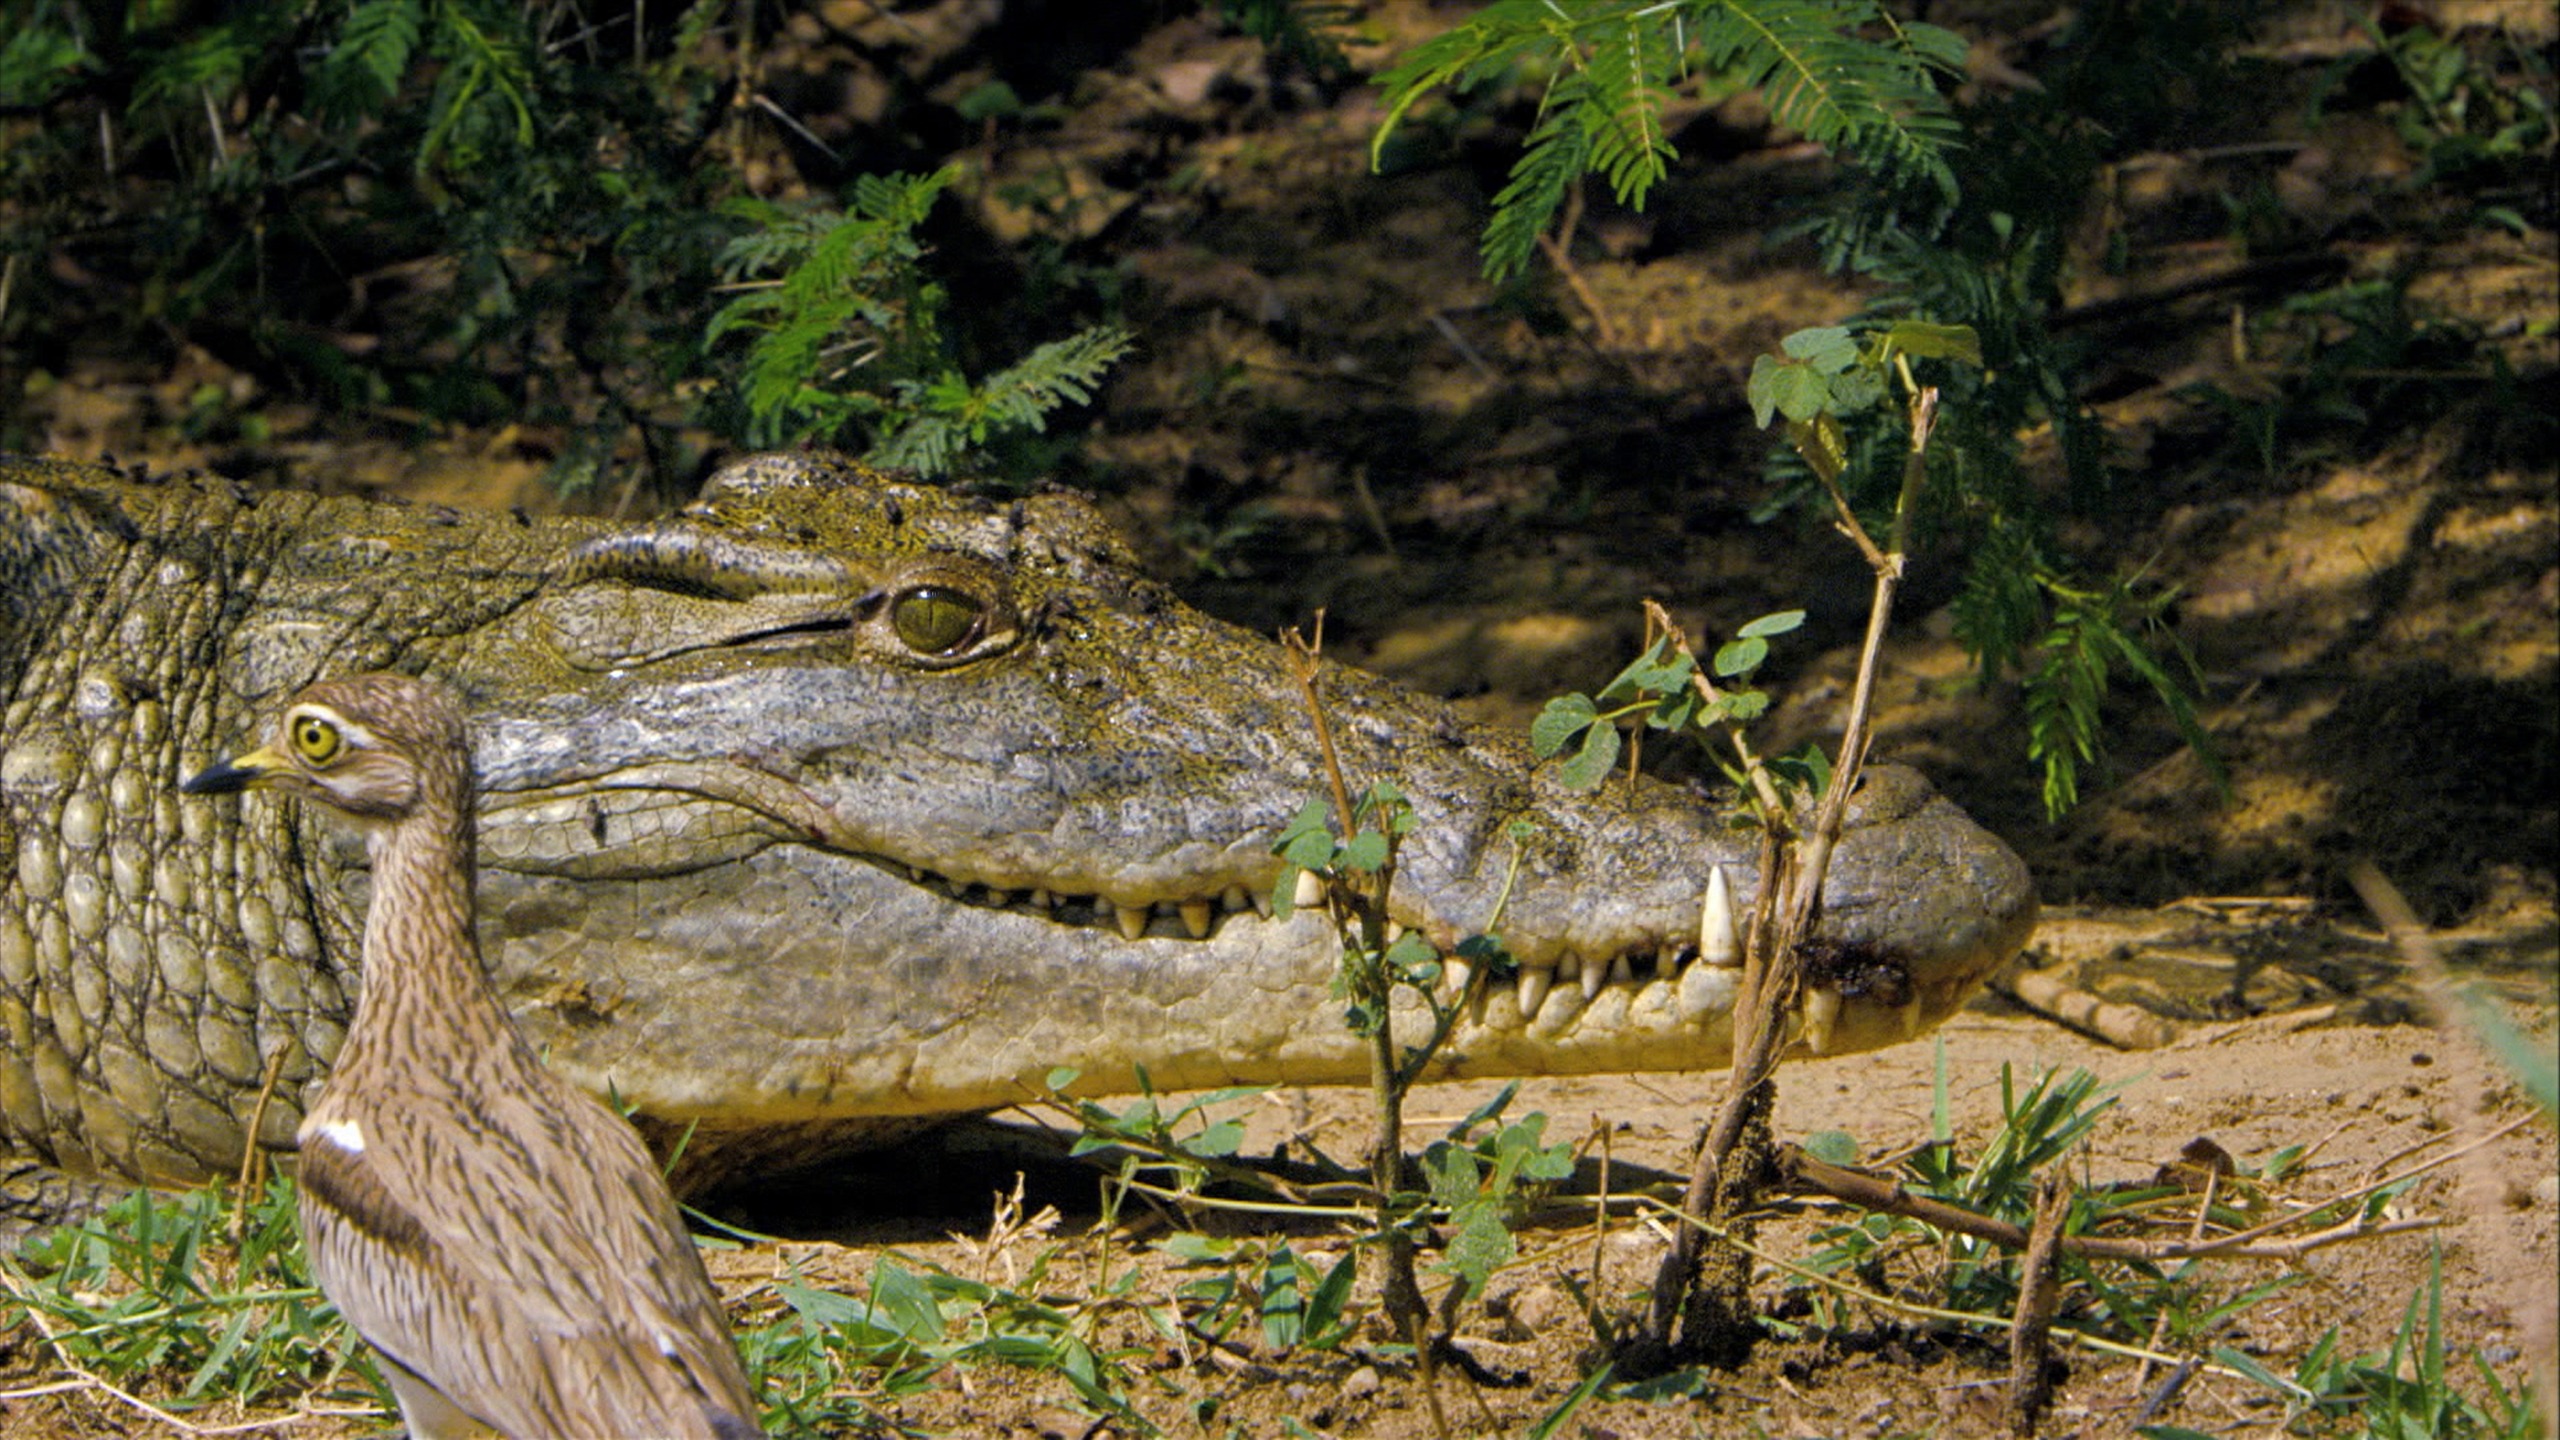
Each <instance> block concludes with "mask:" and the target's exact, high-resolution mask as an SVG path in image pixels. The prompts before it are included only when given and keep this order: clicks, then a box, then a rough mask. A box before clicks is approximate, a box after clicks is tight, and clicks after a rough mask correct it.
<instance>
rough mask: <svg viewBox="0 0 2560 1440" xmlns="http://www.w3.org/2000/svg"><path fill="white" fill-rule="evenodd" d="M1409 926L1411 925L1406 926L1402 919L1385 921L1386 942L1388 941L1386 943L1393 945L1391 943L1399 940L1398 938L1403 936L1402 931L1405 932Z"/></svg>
mask: <svg viewBox="0 0 2560 1440" xmlns="http://www.w3.org/2000/svg"><path fill="white" fill-rule="evenodd" d="M1409 928H1411V927H1409V926H1407V925H1406V924H1405V923H1404V922H1403V921H1401V920H1390V921H1388V922H1387V943H1388V944H1390V945H1393V944H1394V943H1396V942H1397V941H1399V940H1401V939H1403V938H1404V932H1405V931H1406V930H1407V929H1409Z"/></svg>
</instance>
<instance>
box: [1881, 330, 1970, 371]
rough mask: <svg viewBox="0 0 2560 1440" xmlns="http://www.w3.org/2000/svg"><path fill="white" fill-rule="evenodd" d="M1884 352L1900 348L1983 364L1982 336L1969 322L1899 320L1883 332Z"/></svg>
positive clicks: (1924, 355)
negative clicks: (1945, 322) (1953, 323)
mask: <svg viewBox="0 0 2560 1440" xmlns="http://www.w3.org/2000/svg"><path fill="white" fill-rule="evenodd" d="M1884 344H1885V352H1886V354H1887V355H1891V354H1892V353H1893V352H1894V351H1903V352H1906V353H1908V354H1912V355H1917V356H1920V357H1921V358H1923V359H1928V360H1958V361H1962V362H1963V363H1965V364H1967V365H1970V366H1972V367H1973V368H1975V369H1976V370H1979V369H1981V368H1982V337H1981V336H1980V335H1977V334H1975V333H1974V329H1973V327H1972V326H1970V325H1939V324H1935V323H1932V322H1930V321H1927V320H1898V321H1895V322H1894V323H1893V325H1892V326H1890V327H1888V328H1887V329H1886V330H1885V332H1884Z"/></svg>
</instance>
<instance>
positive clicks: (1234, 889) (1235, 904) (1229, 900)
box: [1218, 885, 1253, 915]
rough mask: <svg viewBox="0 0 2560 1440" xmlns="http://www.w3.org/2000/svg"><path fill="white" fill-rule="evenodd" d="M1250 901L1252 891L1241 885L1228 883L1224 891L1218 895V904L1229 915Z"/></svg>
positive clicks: (1251, 901) (1251, 900)
mask: <svg viewBox="0 0 2560 1440" xmlns="http://www.w3.org/2000/svg"><path fill="white" fill-rule="evenodd" d="M1252 903H1253V895H1252V893H1251V892H1249V891H1247V890H1246V889H1245V888H1244V887H1243V886H1241V885H1230V886H1228V887H1227V888H1226V890H1225V892H1224V893H1222V894H1220V895H1219V896H1218V904H1219V906H1220V907H1221V908H1223V909H1224V910H1225V911H1226V912H1227V913H1228V914H1230V915H1233V914H1235V913H1236V912H1237V911H1239V910H1242V909H1244V908H1245V907H1246V906H1248V905H1251V904H1252Z"/></svg>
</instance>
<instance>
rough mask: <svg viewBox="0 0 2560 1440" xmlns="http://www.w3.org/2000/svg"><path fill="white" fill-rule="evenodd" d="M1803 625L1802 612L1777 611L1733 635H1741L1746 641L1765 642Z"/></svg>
mask: <svg viewBox="0 0 2560 1440" xmlns="http://www.w3.org/2000/svg"><path fill="white" fill-rule="evenodd" d="M1803 625H1804V612H1803V611H1801V610H1777V611H1772V612H1770V613H1769V614H1766V615H1763V616H1761V617H1760V618H1759V619H1757V620H1754V621H1752V622H1751V623H1750V624H1748V625H1745V626H1743V627H1742V628H1741V629H1740V630H1738V631H1736V632H1734V633H1736V634H1738V635H1741V636H1743V637H1744V638H1746V639H1755V640H1766V639H1769V638H1772V637H1774V636H1779V635H1784V634H1787V633H1788V632H1789V631H1792V630H1796V629H1799V628H1801V627H1802V626H1803Z"/></svg>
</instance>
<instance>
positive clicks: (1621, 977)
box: [1609, 955, 1636, 985]
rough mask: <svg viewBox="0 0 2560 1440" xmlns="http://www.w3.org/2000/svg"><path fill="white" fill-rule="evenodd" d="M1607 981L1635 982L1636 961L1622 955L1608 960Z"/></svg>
mask: <svg viewBox="0 0 2560 1440" xmlns="http://www.w3.org/2000/svg"><path fill="white" fill-rule="evenodd" d="M1609 983H1610V984H1612V985H1633V984H1634V983H1636V962H1635V961H1634V960H1632V959H1630V958H1628V957H1627V956H1624V955H1621V956H1619V957H1618V958H1617V959H1615V960H1612V961H1610V962H1609Z"/></svg>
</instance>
